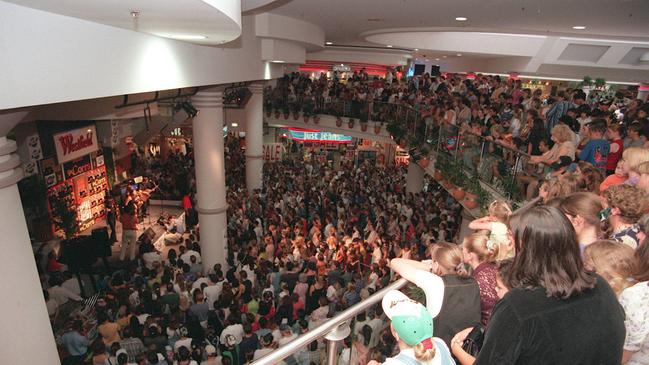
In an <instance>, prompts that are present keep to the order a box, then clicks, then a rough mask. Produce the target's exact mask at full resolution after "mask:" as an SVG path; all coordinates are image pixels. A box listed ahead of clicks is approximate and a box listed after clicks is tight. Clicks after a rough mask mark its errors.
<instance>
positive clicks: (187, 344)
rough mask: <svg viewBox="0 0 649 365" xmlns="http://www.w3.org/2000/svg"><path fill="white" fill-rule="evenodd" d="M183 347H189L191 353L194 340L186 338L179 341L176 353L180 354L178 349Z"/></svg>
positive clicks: (176, 345)
mask: <svg viewBox="0 0 649 365" xmlns="http://www.w3.org/2000/svg"><path fill="white" fill-rule="evenodd" d="M181 346H185V347H187V350H189V351H191V350H192V339H191V338H186V339H184V340H178V341H176V343H174V352H178V349H179V348H180V347H181Z"/></svg>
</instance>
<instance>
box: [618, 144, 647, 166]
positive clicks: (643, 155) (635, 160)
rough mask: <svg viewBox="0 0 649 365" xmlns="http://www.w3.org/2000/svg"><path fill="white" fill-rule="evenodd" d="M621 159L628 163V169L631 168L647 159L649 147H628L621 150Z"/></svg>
mask: <svg viewBox="0 0 649 365" xmlns="http://www.w3.org/2000/svg"><path fill="white" fill-rule="evenodd" d="M622 159H623V160H624V162H625V163H626V164H628V165H629V170H633V169H634V168H635V167H636V166H638V165H640V164H641V163H643V162H647V161H649V149H647V148H642V147H629V148H627V149H625V150H624V152H622Z"/></svg>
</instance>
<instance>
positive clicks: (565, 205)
mask: <svg viewBox="0 0 649 365" xmlns="http://www.w3.org/2000/svg"><path fill="white" fill-rule="evenodd" d="M558 208H559V209H560V210H561V211H562V212H563V214H565V215H566V217H568V220H569V221H570V223H571V224H572V227H573V228H574V229H575V233H576V234H577V242H578V243H579V248H580V250H581V252H582V253H583V252H584V249H586V247H588V245H590V244H592V243H593V242H595V241H597V240H598V239H599V238H600V235H601V229H600V227H601V223H600V217H599V213H600V212H601V211H602V209H603V207H602V201H601V199H600V197H599V196H597V195H595V194H593V193H575V194H571V195H568V196H567V197H565V198H563V199H561V200H560V202H559V206H558Z"/></svg>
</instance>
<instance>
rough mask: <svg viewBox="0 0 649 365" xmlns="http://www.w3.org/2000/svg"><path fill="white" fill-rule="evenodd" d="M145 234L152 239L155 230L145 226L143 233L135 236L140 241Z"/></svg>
mask: <svg viewBox="0 0 649 365" xmlns="http://www.w3.org/2000/svg"><path fill="white" fill-rule="evenodd" d="M147 236H148V237H149V239H150V240H151V241H153V239H154V238H155V231H154V230H153V229H152V228H151V227H149V228H147V229H146V231H144V233H142V234H141V235H140V237H138V238H137V240H138V241H142V240H143V239H144V238H145V237H147Z"/></svg>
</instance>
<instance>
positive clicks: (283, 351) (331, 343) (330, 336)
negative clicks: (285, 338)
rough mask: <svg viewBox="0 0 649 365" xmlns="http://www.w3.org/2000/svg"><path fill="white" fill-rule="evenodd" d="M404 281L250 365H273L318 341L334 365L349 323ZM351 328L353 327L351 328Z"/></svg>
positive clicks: (346, 335) (398, 287)
mask: <svg viewBox="0 0 649 365" xmlns="http://www.w3.org/2000/svg"><path fill="white" fill-rule="evenodd" d="M407 283H408V281H406V279H399V280H397V281H395V282H394V283H392V284H390V285H388V286H387V287H385V288H383V289H381V290H379V291H378V292H376V293H374V294H373V295H371V296H370V297H368V298H367V299H365V300H363V301H361V302H359V303H357V304H355V305H353V306H351V307H349V308H347V309H346V310H345V311H343V312H341V313H339V314H337V315H336V316H335V317H333V318H331V319H328V320H327V321H326V322H324V323H323V324H321V325H319V326H318V327H316V328H314V329H312V330H310V331H309V332H307V333H305V334H302V335H300V336H299V337H297V338H296V339H294V340H293V341H291V342H289V343H287V344H285V345H283V346H281V347H279V348H278V349H276V350H274V351H273V352H271V353H270V354H268V355H266V356H264V357H262V358H261V359H259V360H256V361H253V362H252V364H251V365H274V364H277V363H279V362H280V361H282V360H284V359H286V358H287V357H289V356H291V355H293V354H295V353H297V352H298V351H300V350H302V349H303V348H305V347H306V346H307V345H309V344H310V343H311V342H313V341H315V340H319V339H323V338H324V339H325V340H326V341H327V364H328V365H335V364H336V363H337V362H338V345H339V344H340V342H341V341H343V340H344V339H345V338H347V337H348V336H352V334H351V333H350V331H349V329H350V328H349V327H348V326H349V323H348V322H350V321H352V320H353V318H355V317H356V316H357V315H358V314H360V313H362V312H364V311H366V310H368V309H370V308H371V307H372V306H374V305H375V304H378V303H380V302H381V300H382V299H383V297H384V296H385V295H386V294H387V293H388V292H389V291H390V290H399V289H401V288H403V287H404V286H406V284H407ZM351 328H353V326H352V327H351Z"/></svg>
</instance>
